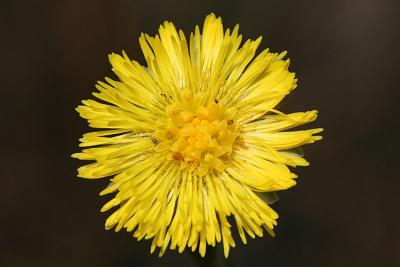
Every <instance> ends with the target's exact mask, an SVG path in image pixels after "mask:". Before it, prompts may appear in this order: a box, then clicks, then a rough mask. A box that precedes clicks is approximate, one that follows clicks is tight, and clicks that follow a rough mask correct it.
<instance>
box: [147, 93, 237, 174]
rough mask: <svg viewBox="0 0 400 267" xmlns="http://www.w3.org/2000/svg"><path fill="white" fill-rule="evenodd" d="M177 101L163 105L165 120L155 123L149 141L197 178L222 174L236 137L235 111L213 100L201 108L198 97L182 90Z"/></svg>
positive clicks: (200, 101)
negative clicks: (155, 143) (165, 106)
mask: <svg viewBox="0 0 400 267" xmlns="http://www.w3.org/2000/svg"><path fill="white" fill-rule="evenodd" d="M180 98H181V99H180V101H178V102H176V103H173V104H171V105H169V106H167V108H166V114H167V116H166V118H164V119H159V120H158V121H157V130H156V132H155V134H154V137H153V138H154V139H153V142H154V141H156V142H157V143H158V145H157V148H158V149H159V150H160V151H165V152H166V158H167V159H168V160H173V161H176V162H177V163H179V164H180V168H181V169H184V168H188V169H190V170H192V171H195V172H196V173H197V174H198V175H199V176H202V175H204V174H206V173H207V172H209V171H213V170H217V171H219V172H222V171H224V170H225V167H226V164H227V163H228V162H229V160H230V158H231V156H232V147H233V145H234V143H235V141H236V140H237V138H238V136H239V127H238V124H237V123H236V122H235V121H234V120H233V118H234V115H235V110H233V109H225V108H224V106H223V105H222V104H220V103H217V101H213V102H210V103H208V104H206V105H203V104H202V99H201V96H200V95H196V96H192V94H191V93H190V92H189V91H188V90H183V92H182V93H181V96H180Z"/></svg>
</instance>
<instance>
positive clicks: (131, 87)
mask: <svg viewBox="0 0 400 267" xmlns="http://www.w3.org/2000/svg"><path fill="white" fill-rule="evenodd" d="M238 28H239V27H238V25H237V26H235V27H234V29H233V30H232V31H230V30H229V29H227V30H226V31H225V32H224V30H223V26H222V21H221V18H216V17H215V15H214V14H210V15H208V16H207V17H206V19H205V22H204V26H203V30H202V32H200V29H199V27H196V28H195V32H194V34H193V33H192V34H191V35H190V40H189V43H188V42H187V41H186V38H185V35H184V33H183V32H182V31H179V32H178V31H177V30H176V29H175V27H174V25H173V24H172V23H170V22H165V23H164V25H162V26H160V29H159V34H158V35H157V36H156V37H154V38H153V37H150V36H149V35H147V34H142V35H141V36H140V38H139V42H140V46H141V48H142V51H143V54H144V57H145V60H146V62H147V66H146V67H144V66H141V65H140V64H139V63H138V62H136V61H133V60H130V59H129V58H128V56H127V55H126V53H125V52H122V54H123V55H122V56H120V55H116V54H111V55H110V56H109V60H110V62H111V65H112V70H113V71H114V73H115V74H116V75H117V76H118V79H119V80H118V81H115V80H112V79H109V78H106V79H105V80H106V82H107V83H103V82H98V84H97V85H96V88H97V89H98V90H99V92H98V93H94V94H93V95H94V96H96V97H97V98H98V99H100V100H101V101H95V100H84V101H82V103H83V105H81V106H78V108H77V111H78V112H79V114H80V115H81V116H82V117H83V118H85V119H87V120H88V122H89V125H90V127H93V128H102V129H103V130H102V131H96V132H91V133H88V134H85V135H84V136H83V138H82V139H80V141H81V144H80V146H81V147H91V148H86V149H83V150H82V152H81V153H76V154H73V157H76V158H78V159H81V160H90V161H94V162H93V163H91V164H88V165H85V166H83V167H80V168H79V170H78V172H79V176H80V177H83V178H88V179H97V178H105V177H111V178H110V184H109V186H108V187H107V188H106V189H105V190H103V191H102V192H101V193H100V195H105V194H109V193H114V192H115V193H116V194H115V196H114V198H113V199H112V200H111V201H109V202H108V203H107V204H105V205H104V207H103V208H102V209H101V211H103V212H104V211H107V210H109V209H111V208H113V207H117V208H116V209H115V210H114V213H113V214H112V215H111V216H110V217H109V218H108V219H107V221H106V224H105V226H106V229H110V228H113V227H115V230H116V231H119V230H121V229H122V228H125V229H126V230H127V231H128V232H133V236H134V237H136V238H137V239H138V240H140V239H143V238H144V239H152V245H151V252H153V251H154V250H155V248H156V247H159V248H160V256H161V255H163V254H164V252H165V250H166V248H167V247H170V248H171V249H176V248H177V249H178V250H179V252H182V251H183V250H184V249H185V247H190V248H191V249H192V251H195V250H196V249H197V248H198V250H199V252H200V254H201V255H202V256H204V255H205V253H206V246H207V245H211V246H215V245H216V244H217V243H220V242H222V243H223V247H224V254H225V257H227V256H228V253H229V249H230V247H234V246H235V241H234V240H233V238H232V233H231V223H232V222H235V223H236V227H237V231H238V233H239V236H240V238H241V240H242V242H243V243H246V242H247V241H246V236H247V235H248V236H250V237H252V238H254V237H255V236H263V231H264V230H266V231H267V232H268V233H269V234H270V235H272V236H274V232H273V228H274V225H276V219H277V218H278V215H277V213H276V212H275V211H273V210H272V209H271V208H270V207H269V206H268V205H267V203H266V201H265V200H263V198H262V194H261V193H262V192H273V191H278V190H284V189H287V188H289V187H292V186H293V185H295V184H296V182H295V180H294V178H296V175H295V174H293V173H292V172H291V171H290V170H289V168H288V166H290V167H295V166H307V165H308V162H307V161H306V160H305V159H304V158H302V156H301V155H299V154H296V153H295V150H293V148H296V147H299V146H301V145H305V144H309V143H313V142H315V141H316V140H320V139H321V136H318V135H317V136H316V135H314V134H317V133H319V132H321V131H322V129H320V128H318V129H311V130H298V131H287V130H288V129H291V128H293V127H295V126H298V125H301V124H305V123H309V122H312V121H314V120H315V119H316V117H317V111H316V110H312V111H307V112H296V113H291V114H284V113H282V112H280V111H278V110H276V109H274V108H275V107H276V105H277V104H278V103H279V102H280V101H281V100H282V99H283V98H284V97H285V96H286V95H287V94H289V93H290V92H291V91H292V90H293V89H294V88H295V87H296V81H297V79H295V74H294V73H292V72H290V71H289V70H288V67H289V60H288V59H287V60H284V59H283V58H284V56H285V55H286V52H283V53H280V54H277V53H270V52H269V51H268V50H264V51H262V52H261V53H260V54H259V55H258V56H256V57H255V54H256V49H257V47H258V46H259V44H260V42H261V37H260V38H258V39H257V40H255V41H251V40H248V41H246V42H245V43H244V44H243V45H241V42H242V36H241V35H239V34H238ZM229 217H231V218H232V219H231V220H228V218H229ZM246 234H247V235H246Z"/></svg>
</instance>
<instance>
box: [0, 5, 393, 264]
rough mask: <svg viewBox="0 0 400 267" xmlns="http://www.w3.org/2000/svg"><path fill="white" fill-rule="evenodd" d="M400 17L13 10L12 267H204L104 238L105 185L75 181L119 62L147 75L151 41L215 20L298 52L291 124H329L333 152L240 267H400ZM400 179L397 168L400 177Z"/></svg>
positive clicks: (293, 10) (144, 244) (7, 137)
mask: <svg viewBox="0 0 400 267" xmlns="http://www.w3.org/2000/svg"><path fill="white" fill-rule="evenodd" d="M399 7H400V6H399V5H398V4H396V1H387V0H338V1H318V0H313V1H289V0H266V1H261V0H260V1H255V0H246V1H244V0H243V1H232V0H231V1H204V0H185V1H184V0H174V1H154V0H153V1H132V0H117V1H104V0H102V1H94V0H90V1H71V0H59V1H5V2H4V1H2V3H1V5H0V33H1V35H0V40H1V41H0V48H1V49H0V52H1V65H0V74H1V78H0V89H1V90H0V94H1V95H0V96H1V105H0V108H1V113H0V114H1V115H0V116H1V122H2V128H1V137H2V139H1V140H2V146H1V147H2V149H1V154H0V155H1V163H2V167H1V168H0V172H1V186H0V188H1V190H0V211H1V215H0V217H1V219H0V223H1V225H0V226H1V230H0V231H1V232H0V233H1V239H0V251H1V252H0V266H118V267H119V266H120V267H124V266H154V267H156V266H195V265H194V262H193V261H192V259H191V257H190V255H189V254H183V255H179V254H178V253H177V252H176V251H168V252H167V253H166V255H165V256H164V257H163V258H161V259H159V258H158V257H157V255H151V254H150V253H149V249H150V242H148V241H140V242H137V241H136V240H135V239H133V238H132V237H131V236H130V235H129V234H127V233H125V232H121V233H114V232H113V231H105V230H104V221H105V218H106V216H107V214H102V213H100V211H99V210H100V208H101V206H102V205H103V203H105V202H106V201H107V199H108V198H106V197H99V196H98V192H99V191H100V190H101V189H102V188H103V187H105V186H106V185H107V181H106V180H104V181H99V180H97V181H88V180H84V179H78V178H76V168H77V167H78V166H80V165H81V162H79V161H78V160H74V159H71V158H70V154H71V153H73V152H77V151H78V138H80V136H81V135H82V134H83V133H85V132H87V131H88V127H87V126H86V122H85V121H84V120H83V119H80V118H79V116H78V115H77V113H76V112H75V110H74V108H75V106H77V105H78V104H79V102H80V101H81V100H82V99H86V98H89V97H90V96H91V92H93V91H94V90H95V88H94V84H95V82H96V81H97V80H102V79H103V78H104V77H105V76H112V77H114V76H113V74H112V72H111V69H110V66H109V63H108V61H107V54H108V53H110V52H117V53H119V52H121V50H123V49H124V50H125V51H126V52H127V53H128V55H129V56H130V57H131V58H133V59H137V60H139V61H140V62H142V63H144V60H143V57H142V55H141V52H140V49H139V46H138V37H139V34H140V33H141V32H147V33H149V34H151V35H154V34H155V33H156V31H157V29H158V26H159V24H161V23H162V22H163V21H164V20H171V21H173V22H174V24H175V25H176V26H177V27H178V28H182V29H183V30H184V31H185V32H186V33H189V32H190V31H192V30H193V29H194V27H195V25H196V24H199V25H201V24H202V22H203V19H204V17H205V16H206V15H207V14H208V13H210V12H212V11H213V12H215V13H216V14H217V15H219V16H222V19H223V22H224V24H225V25H226V26H228V27H233V26H234V25H235V24H236V23H240V32H241V33H242V34H243V35H244V37H245V39H247V38H253V39H254V38H256V37H258V36H259V35H262V36H263V37H264V39H263V42H262V44H261V47H262V48H267V47H269V48H270V49H271V50H272V51H275V52H279V51H283V50H288V52H289V54H288V57H289V58H291V60H292V64H291V70H293V71H295V72H296V73H297V76H298V78H299V87H298V88H297V89H296V91H295V93H294V94H293V95H292V96H291V97H290V98H289V100H288V101H287V102H286V104H285V106H284V107H283V110H284V111H287V112H289V111H292V112H294V111H303V110H310V109H318V110H319V111H320V118H319V120H318V121H317V122H316V123H313V125H312V126H315V127H320V126H322V127H324V128H325V132H324V140H323V141H322V142H319V143H317V144H314V145H310V146H306V147H305V153H306V156H307V158H308V159H309V160H310V161H311V166H310V167H308V168H298V169H296V170H295V172H296V173H298V174H299V179H298V185H297V186H296V187H294V188H292V189H290V190H288V191H285V192H282V193H281V194H280V201H278V202H277V203H276V204H274V205H273V208H274V209H275V210H277V211H278V213H279V214H280V219H279V224H278V228H277V231H276V232H277V237H276V238H275V239H273V238H270V237H268V236H266V237H265V238H257V239H255V240H251V241H250V242H249V243H248V245H242V244H241V242H237V248H235V249H233V250H232V251H231V254H230V258H231V262H232V263H233V264H234V265H233V266H247V267H249V266H297V267H298V266H400V259H399V255H398V252H399V251H400V233H399V227H398V220H399V218H400V216H399V208H398V204H399V198H398V195H399V188H400V176H399V174H398V173H399V171H398V170H396V168H395V167H397V166H398V163H397V160H396V159H398V151H399V150H398V149H399V141H398V140H397V138H398V134H397V133H398V130H399V119H398V114H399V104H398V101H399V99H400V98H399V97H400V93H399V91H400V90H399V82H400V81H399V65H398V62H399V61H398V59H399V52H398V49H399V40H400V37H399V26H400V23H399V20H398V10H399ZM396 165H397V166H396Z"/></svg>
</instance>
